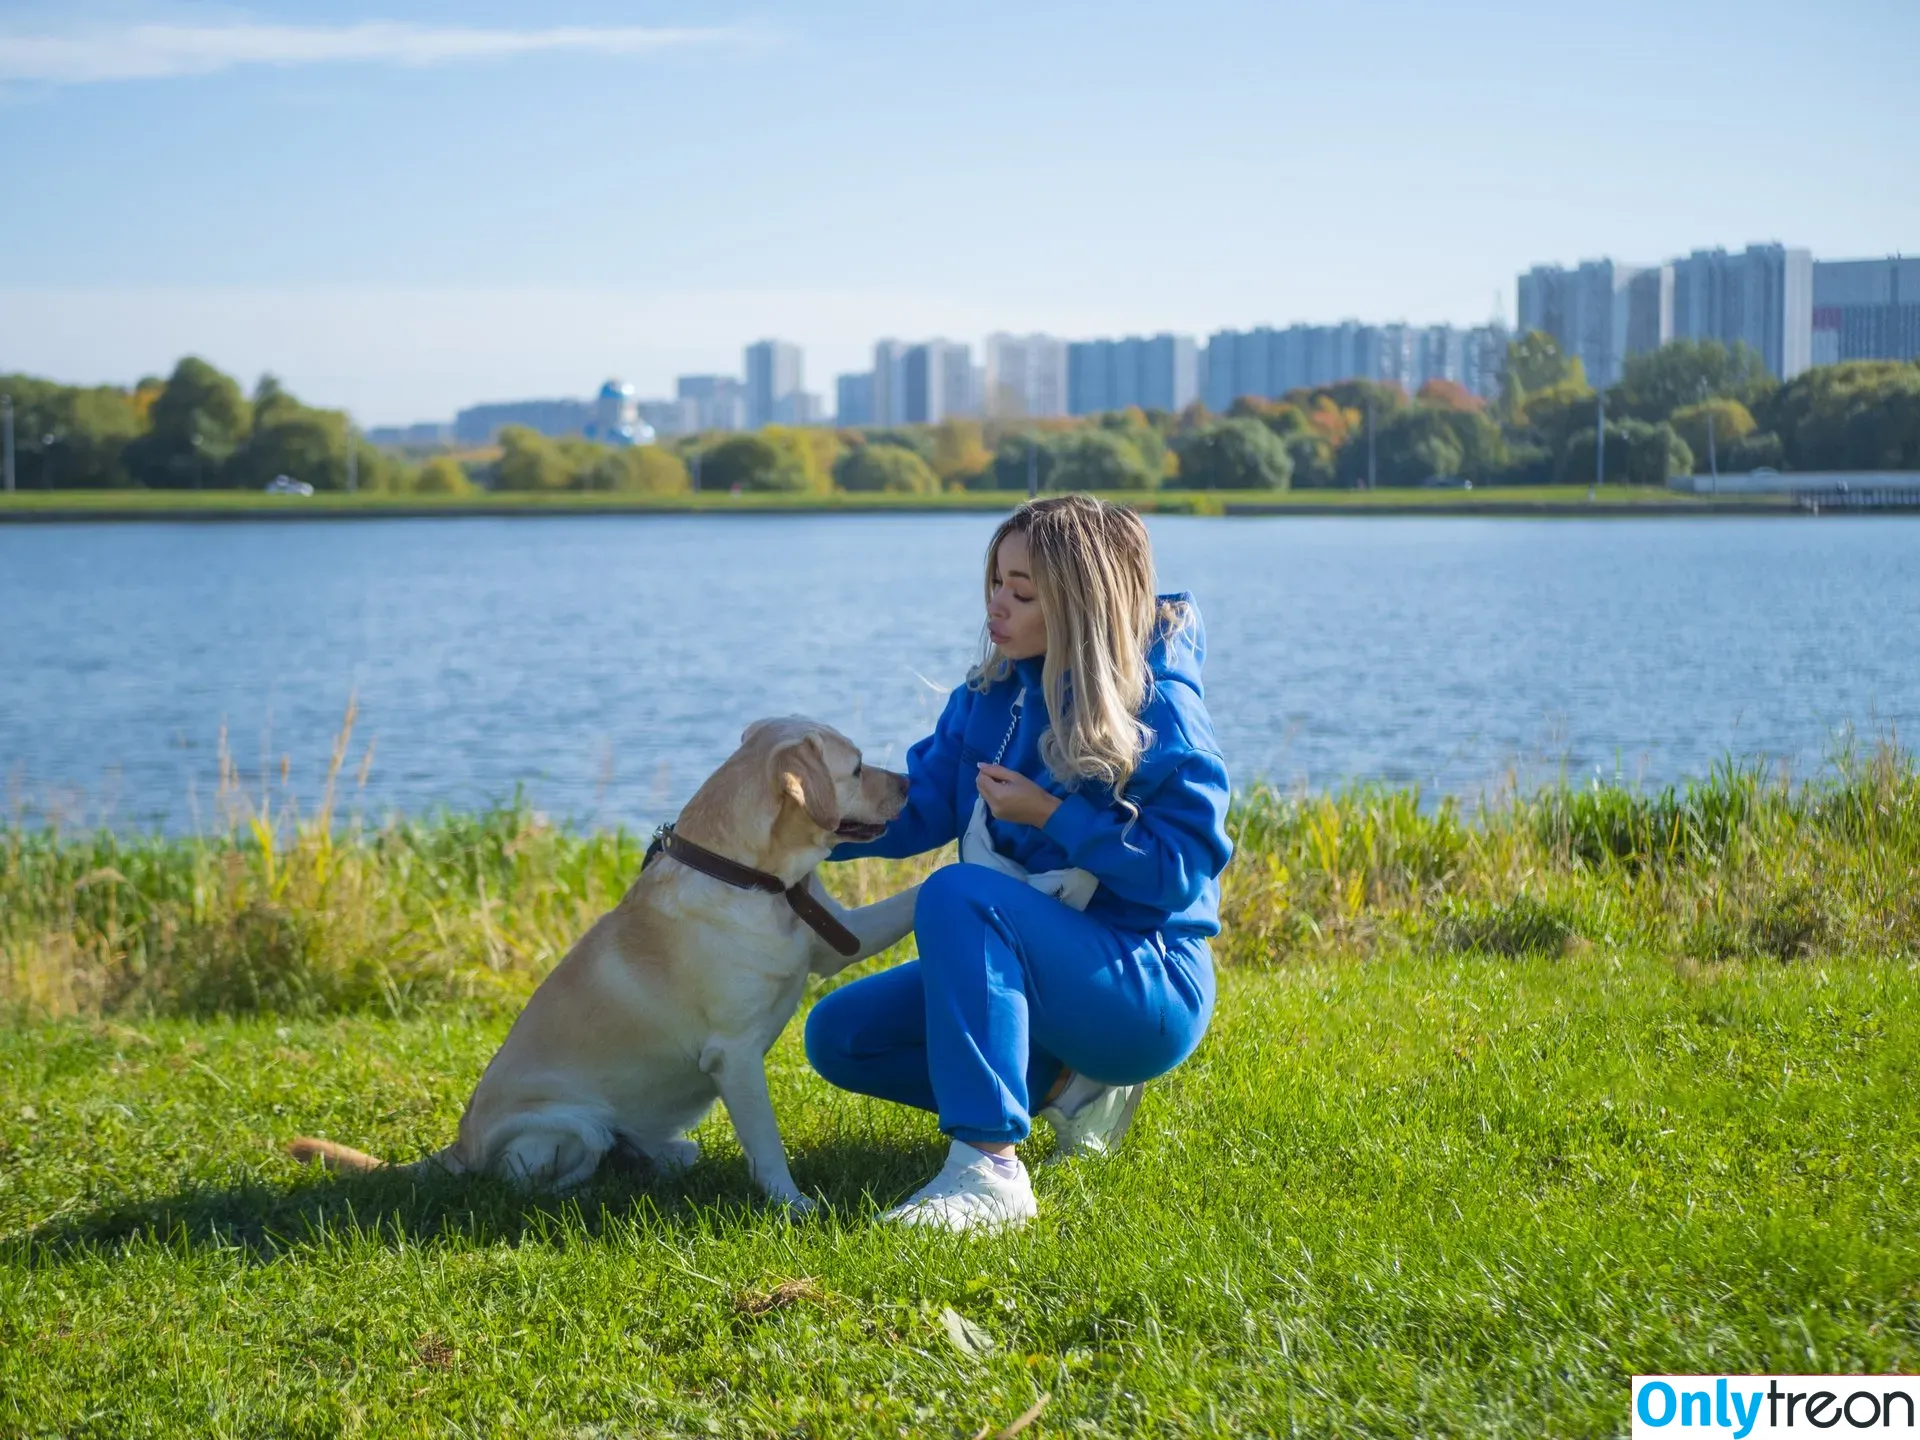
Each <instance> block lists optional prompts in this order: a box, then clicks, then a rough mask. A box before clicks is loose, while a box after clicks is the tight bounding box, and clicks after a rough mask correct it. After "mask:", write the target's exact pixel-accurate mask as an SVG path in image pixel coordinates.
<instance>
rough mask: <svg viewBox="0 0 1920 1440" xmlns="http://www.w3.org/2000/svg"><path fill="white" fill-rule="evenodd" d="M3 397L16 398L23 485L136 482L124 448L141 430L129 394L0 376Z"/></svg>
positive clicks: (106, 388) (104, 387)
mask: <svg viewBox="0 0 1920 1440" xmlns="http://www.w3.org/2000/svg"><path fill="white" fill-rule="evenodd" d="M0 393H5V394H7V395H10V396H11V397H12V398H13V426H14V434H15V446H16V449H15V454H16V456H17V460H18V475H19V483H20V484H21V485H22V486H41V485H53V486H58V487H60V488H62V489H66V488H69V487H73V486H89V487H96V488H112V487H119V486H125V485H129V484H131V483H132V479H131V477H130V476H129V475H128V473H127V469H126V466H125V464H124V461H125V455H126V448H127V445H128V443H129V442H130V441H132V440H133V439H134V437H136V436H137V435H138V434H139V433H140V431H141V428H142V426H141V421H140V415H139V411H138V410H137V409H136V408H135V406H134V404H133V399H132V397H131V396H129V395H128V394H127V392H126V391H124V390H118V389H115V388H113V387H112V386H108V385H102V386H96V387H90V388H83V387H78V386H69V385H56V384H54V383H53V382H51V381H48V380H36V379H34V378H33V377H32V376H28V375H7V376H0ZM49 435H51V436H53V443H52V444H51V445H49V444H48V443H47V440H46V437H47V436H49Z"/></svg>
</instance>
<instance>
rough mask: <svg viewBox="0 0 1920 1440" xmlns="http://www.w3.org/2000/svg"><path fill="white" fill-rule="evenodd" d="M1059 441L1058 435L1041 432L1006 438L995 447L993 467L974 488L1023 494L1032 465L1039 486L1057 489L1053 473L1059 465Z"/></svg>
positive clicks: (1034, 431) (1045, 488)
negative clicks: (1013, 491) (1029, 468)
mask: <svg viewBox="0 0 1920 1440" xmlns="http://www.w3.org/2000/svg"><path fill="white" fill-rule="evenodd" d="M1059 440H1060V437H1059V436H1057V435H1050V434H1047V433H1046V432H1044V431H1041V430H1038V429H1029V430H1026V431H1024V432H1022V433H1020V434H1016V435H1009V436H1007V437H1006V438H1005V439H1003V440H1002V441H1001V442H1000V443H999V444H998V445H996V446H995V447H994V451H993V468H992V469H991V470H989V471H987V472H986V474H984V475H982V476H980V477H979V478H978V480H977V481H976V482H975V487H974V488H976V489H983V490H1015V491H1021V492H1024V491H1025V490H1026V488H1027V471H1028V467H1029V466H1031V467H1032V471H1033V479H1034V482H1035V484H1036V485H1037V487H1038V488H1039V489H1040V490H1041V491H1042V492H1045V491H1049V490H1052V489H1054V488H1055V486H1054V483H1053V471H1054V467H1055V466H1056V465H1058V464H1059V463H1060V456H1059V452H1058V450H1057V449H1056V446H1057V445H1058V443H1059Z"/></svg>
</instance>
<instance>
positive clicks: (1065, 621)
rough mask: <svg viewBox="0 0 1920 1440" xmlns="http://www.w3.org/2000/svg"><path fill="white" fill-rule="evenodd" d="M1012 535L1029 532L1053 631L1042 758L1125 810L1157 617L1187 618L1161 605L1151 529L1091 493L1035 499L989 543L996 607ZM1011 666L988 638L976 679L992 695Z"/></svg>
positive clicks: (1144, 739)
mask: <svg viewBox="0 0 1920 1440" xmlns="http://www.w3.org/2000/svg"><path fill="white" fill-rule="evenodd" d="M1009 535H1024V536H1025V537H1026V541H1027V549H1028V553H1029V555H1030V556H1031V569H1032V572H1033V588H1034V592H1035V595H1036V596H1037V598H1038V599H1039V602H1040V615H1041V618H1042V619H1044V620H1045V621H1046V625H1047V654H1046V662H1045V665H1044V666H1043V667H1042V669H1041V672H1040V673H1041V682H1040V684H1041V689H1042V691H1043V692H1044V693H1045V697H1046V702H1047V720H1048V729H1047V733H1046V734H1045V735H1044V736H1043V737H1042V738H1041V741H1040V758H1041V759H1042V760H1044V761H1045V762H1046V765H1047V769H1049V770H1050V771H1052V772H1053V776H1054V778H1055V779H1056V780H1058V781H1060V782H1061V783H1062V784H1064V785H1067V786H1069V787H1071V786H1075V785H1077V784H1078V783H1079V782H1080V781H1082V780H1097V781H1099V782H1100V783H1102V784H1104V785H1106V786H1107V787H1108V788H1109V789H1110V790H1112V792H1113V794H1114V796H1115V797H1116V798H1117V799H1120V800H1121V801H1122V803H1123V804H1124V803H1125V797H1124V795H1123V793H1122V792H1123V791H1124V790H1125V789H1126V785H1127V782H1128V781H1129V780H1130V779H1132V778H1133V772H1134V771H1135V770H1136V769H1138V768H1139V765H1140V755H1141V752H1142V751H1143V750H1144V749H1145V748H1146V747H1147V745H1148V744H1149V743H1150V742H1151V740H1152V738H1153V736H1152V733H1151V732H1150V731H1149V730H1148V729H1147V727H1146V726H1145V725H1143V724H1142V723H1141V722H1140V712H1141V710H1142V709H1143V708H1144V707H1145V705H1146V703H1147V699H1148V695H1149V692H1150V690H1151V688H1152V683H1153V679H1152V675H1151V673H1150V672H1149V670H1148V668H1147V647H1148V645H1149V644H1150V643H1151V642H1152V640H1153V638H1154V626H1155V623H1156V620H1160V621H1163V622H1166V623H1168V624H1170V625H1173V626H1177V625H1179V624H1180V623H1181V621H1182V618H1183V617H1182V616H1181V615H1180V614H1179V613H1178V611H1177V610H1176V608H1175V607H1172V606H1168V607H1158V606H1156V602H1155V600H1154V584H1153V546H1152V543H1151V542H1150V541H1149V540H1148V538H1147V527H1146V526H1145V525H1143V524H1142V523H1141V521H1140V517H1139V516H1138V515H1135V514H1134V513H1133V512H1132V511H1131V510H1127V509H1124V508H1123V507H1121V506H1119V505H1109V504H1108V503H1106V502H1105V501H1104V500H1098V499H1095V498H1094V497H1093V496H1091V495H1051V496H1048V497H1047V498H1046V499H1044V500H1030V501H1028V502H1027V503H1026V504H1025V505H1022V506H1021V507H1020V508H1019V509H1018V510H1015V511H1014V512H1013V514H1011V515H1009V516H1008V517H1007V518H1006V520H1004V521H1003V522H1002V523H1001V525H1000V528H999V529H998V530H995V531H994V532H993V541H992V543H991V544H989V545H988V546H987V574H986V592H987V598H988V600H989V601H991V600H992V598H993V589H994V577H995V575H996V573H997V571H998V568H999V556H1000V542H1001V541H1003V540H1005V539H1006V538H1007V536H1009ZM1163 612H1164V613H1163ZM1012 668H1013V665H1012V662H1011V661H1010V660H1009V659H1008V658H1007V657H1006V656H1005V655H1003V654H1002V653H1001V652H1000V647H999V646H997V645H995V644H994V643H993V642H992V640H991V639H988V640H986V641H985V642H984V643H983V648H982V653H981V658H980V663H979V665H978V666H977V667H975V670H974V672H973V675H972V677H971V678H970V680H969V683H970V684H972V685H973V686H975V688H977V689H985V688H986V687H987V686H988V685H991V684H994V683H996V682H998V681H1000V680H1004V679H1006V678H1007V676H1008V674H1009V673H1010V672H1011V670H1012Z"/></svg>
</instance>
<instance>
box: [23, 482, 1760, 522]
mask: <svg viewBox="0 0 1920 1440" xmlns="http://www.w3.org/2000/svg"><path fill="white" fill-rule="evenodd" d="M1022 498H1024V497H1023V496H1020V495H1016V494H1013V493H1011V492H1008V491H970V492H947V493H944V494H939V495H888V494H848V493H846V492H843V491H836V492H834V493H833V494H830V495H814V494H785V493H778V494H776V493H761V494H748V495H728V494H699V495H666V496H662V495H632V494H611V493H606V492H593V491H553V492H541V493H489V494H481V495H376V494H355V495H349V494H344V493H338V492H322V493H320V494H317V495H313V496H311V497H305V498H301V497H289V496H284V495H265V494H259V493H257V492H254V491H250V490H201V491H194V490H52V491H46V490H38V491H36V490H23V491H18V492H16V493H14V494H11V495H4V496H0V523H5V522H6V521H8V520H31V519H34V518H36V517H43V516H47V515H50V514H57V515H58V516H59V517H60V518H62V519H87V518H99V519H140V518H142V517H143V516H166V517H168V518H181V517H184V518H194V517H204V518H209V519H212V518H222V517H226V518H231V517H236V516H246V517H258V516H262V515H273V516H280V517H304V518H324V517H340V516H355V517H366V518H377V517H380V516H387V515H407V516H417V515H477V514H484V515H549V514H561V515H564V514H680V513H689V512H691V513H701V514H708V513H764V512H772V513H782V514H791V513H799V512H816V511H818V512H834V511H861V512H865V511H874V510H879V511H906V512H913V513H925V512H928V511H947V510H952V511H971V512H978V511H999V510H1005V509H1009V508H1011V507H1012V506H1013V505H1014V504H1016V503H1017V502H1018V501H1019V500H1021V499H1022ZM1120 498H1123V499H1125V500H1126V502H1127V503H1128V504H1129V505H1134V506H1136V507H1138V508H1140V509H1143V510H1149V511H1159V512H1162V513H1169V514H1232V513H1235V512H1236V511H1240V510H1248V511H1251V512H1261V513H1265V512H1269V511H1275V510H1277V511H1279V512H1282V513H1284V512H1287V511H1296V510H1297V511H1301V512H1304V513H1325V512H1329V511H1331V512H1336V513H1342V512H1347V511H1352V512H1355V513H1366V512H1369V511H1393V512H1404V511H1409V510H1411V511H1416V512H1423V513H1424V512H1428V511H1433V512H1444V511H1461V512H1465V513H1477V512H1485V511H1487V510H1489V509H1496V510H1502V511H1515V512H1539V513H1566V514H1594V513H1606V512H1608V511H1618V512H1636V513H1637V512H1644V511H1647V510H1655V511H1658V510H1669V509H1670V510H1674V511H1675V512H1676V513H1693V512H1697V511H1701V510H1724V511H1728V512H1731V513H1743V512H1744V513H1754V512H1756V511H1764V510H1769V509H1780V508H1782V507H1783V503H1784V502H1782V501H1781V500H1780V499H1779V497H1777V496H1774V497H1768V496H1751V495H1744V496H1742V495H1733V496H1726V495H1723V496H1717V497H1711V498H1709V497H1704V496H1697V495H1684V494H1681V493H1679V492H1677V491H1670V490H1667V489H1664V488H1660V487H1651V486H1636V485H1603V486H1601V487H1600V488H1599V489H1598V491H1597V492H1596V493H1595V495H1594V498H1593V499H1592V500H1589V499H1588V498H1587V491H1586V489H1585V488H1584V487H1581V486H1569V485H1539V486H1526V487H1515V488H1493V489H1479V490H1471V491H1462V490H1419V489H1399V490H1395V489H1389V490H1292V491H1277V492H1273V493H1271V494H1267V493H1259V492H1252V491H1245V492H1224V491H1216V492H1209V491H1194V490H1185V491H1182V490H1161V491H1151V492H1140V493H1138V494H1133V493H1128V494H1126V495H1124V496H1122V497H1120Z"/></svg>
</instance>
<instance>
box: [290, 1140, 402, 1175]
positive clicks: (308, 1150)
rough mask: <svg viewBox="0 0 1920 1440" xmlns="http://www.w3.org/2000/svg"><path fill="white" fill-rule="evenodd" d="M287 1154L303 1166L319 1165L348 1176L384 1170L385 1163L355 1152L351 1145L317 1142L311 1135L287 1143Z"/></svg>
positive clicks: (361, 1152)
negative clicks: (315, 1163) (316, 1163)
mask: <svg viewBox="0 0 1920 1440" xmlns="http://www.w3.org/2000/svg"><path fill="white" fill-rule="evenodd" d="M287 1154H289V1155H291V1156H292V1157H293V1158H294V1159H296V1160H298V1161H299V1162H300V1163H301V1164H303V1165H311V1164H313V1163H314V1162H316V1161H318V1162H319V1164H320V1165H321V1166H322V1167H323V1168H325V1169H328V1170H332V1171H334V1172H335V1173H341V1172H345V1173H347V1174H350V1175H360V1174H365V1173H366V1172H367V1171H369V1170H384V1169H386V1168H387V1162H386V1161H384V1160H382V1159H380V1158H379V1157H378V1156H376V1155H369V1154H367V1152H366V1151H364V1150H356V1149H354V1148H353V1147H352V1146H351V1145H341V1144H338V1143H337V1142H335V1141H332V1140H317V1139H315V1138H314V1137H313V1136H311V1135H302V1136H301V1137H300V1138H299V1139H298V1140H292V1141H289V1142H288V1143H287Z"/></svg>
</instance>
